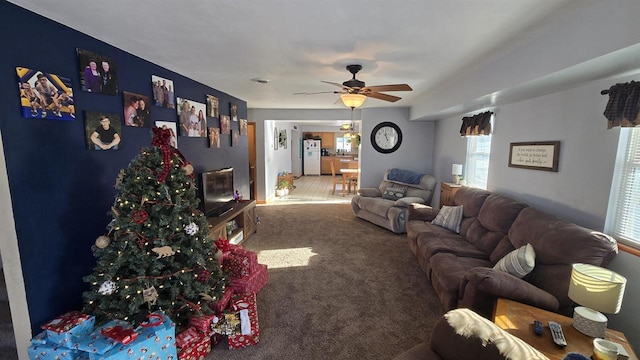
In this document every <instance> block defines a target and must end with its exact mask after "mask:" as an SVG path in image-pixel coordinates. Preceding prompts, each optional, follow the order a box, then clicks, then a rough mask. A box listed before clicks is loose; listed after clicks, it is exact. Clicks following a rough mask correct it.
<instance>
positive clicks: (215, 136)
mask: <svg viewBox="0 0 640 360" xmlns="http://www.w3.org/2000/svg"><path fill="white" fill-rule="evenodd" d="M209 147H212V148H217V149H219V148H220V128H217V127H209Z"/></svg>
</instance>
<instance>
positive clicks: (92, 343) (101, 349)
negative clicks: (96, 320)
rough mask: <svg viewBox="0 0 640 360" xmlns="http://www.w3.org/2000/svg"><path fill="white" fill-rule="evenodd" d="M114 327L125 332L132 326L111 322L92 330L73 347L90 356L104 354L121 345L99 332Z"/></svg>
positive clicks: (115, 321) (125, 323) (121, 322)
mask: <svg viewBox="0 0 640 360" xmlns="http://www.w3.org/2000/svg"><path fill="white" fill-rule="evenodd" d="M116 326H120V327H121V328H122V329H125V330H126V329H133V325H131V324H130V323H128V322H126V321H124V320H111V321H109V322H108V323H106V324H104V325H103V326H101V327H99V328H97V329H96V330H94V331H93V332H92V333H91V334H89V335H87V336H85V337H83V338H81V339H79V340H78V341H77V343H76V344H75V345H74V346H73V347H74V348H76V349H78V350H82V351H85V352H87V353H90V354H104V353H105V352H107V351H109V350H111V349H112V348H114V347H115V346H117V345H119V344H121V343H119V342H118V341H116V340H115V339H112V338H110V337H107V336H104V335H102V333H101V330H103V329H109V328H114V327H116Z"/></svg>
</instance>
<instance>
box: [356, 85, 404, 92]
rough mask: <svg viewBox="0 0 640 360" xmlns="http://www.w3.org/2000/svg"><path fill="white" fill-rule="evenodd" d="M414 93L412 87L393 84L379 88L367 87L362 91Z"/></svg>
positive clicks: (378, 86) (379, 86)
mask: <svg viewBox="0 0 640 360" xmlns="http://www.w3.org/2000/svg"><path fill="white" fill-rule="evenodd" d="M368 90H369V91H373V92H380V91H412V90H413V89H412V88H411V86H409V85H407V84H392V85H377V86H365V87H364V88H362V91H368Z"/></svg>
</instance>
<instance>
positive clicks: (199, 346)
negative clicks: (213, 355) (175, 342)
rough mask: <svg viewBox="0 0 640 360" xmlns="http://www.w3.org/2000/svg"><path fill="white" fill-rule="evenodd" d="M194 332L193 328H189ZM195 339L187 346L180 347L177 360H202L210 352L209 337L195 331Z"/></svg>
mask: <svg viewBox="0 0 640 360" xmlns="http://www.w3.org/2000/svg"><path fill="white" fill-rule="evenodd" d="M190 329H193V330H195V328H190ZM196 335H197V338H195V339H194V340H193V341H191V342H190V343H189V344H188V345H185V346H182V347H180V350H179V351H178V359H180V360H204V358H206V357H207V355H208V354H209V353H210V352H211V338H209V335H207V334H203V333H199V332H198V331H197V330H196Z"/></svg>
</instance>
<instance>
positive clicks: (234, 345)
mask: <svg viewBox="0 0 640 360" xmlns="http://www.w3.org/2000/svg"><path fill="white" fill-rule="evenodd" d="M234 305H235V307H236V308H237V309H238V312H242V311H246V312H247V313H248V317H249V327H248V328H246V329H245V328H244V327H243V328H242V333H240V334H237V335H229V336H228V337H227V342H228V343H229V349H241V348H243V347H247V346H249V345H255V344H257V343H258V342H259V341H260V327H259V326H258V308H257V306H256V294H255V293H245V294H241V295H240V296H237V297H235V299H234Z"/></svg>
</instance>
